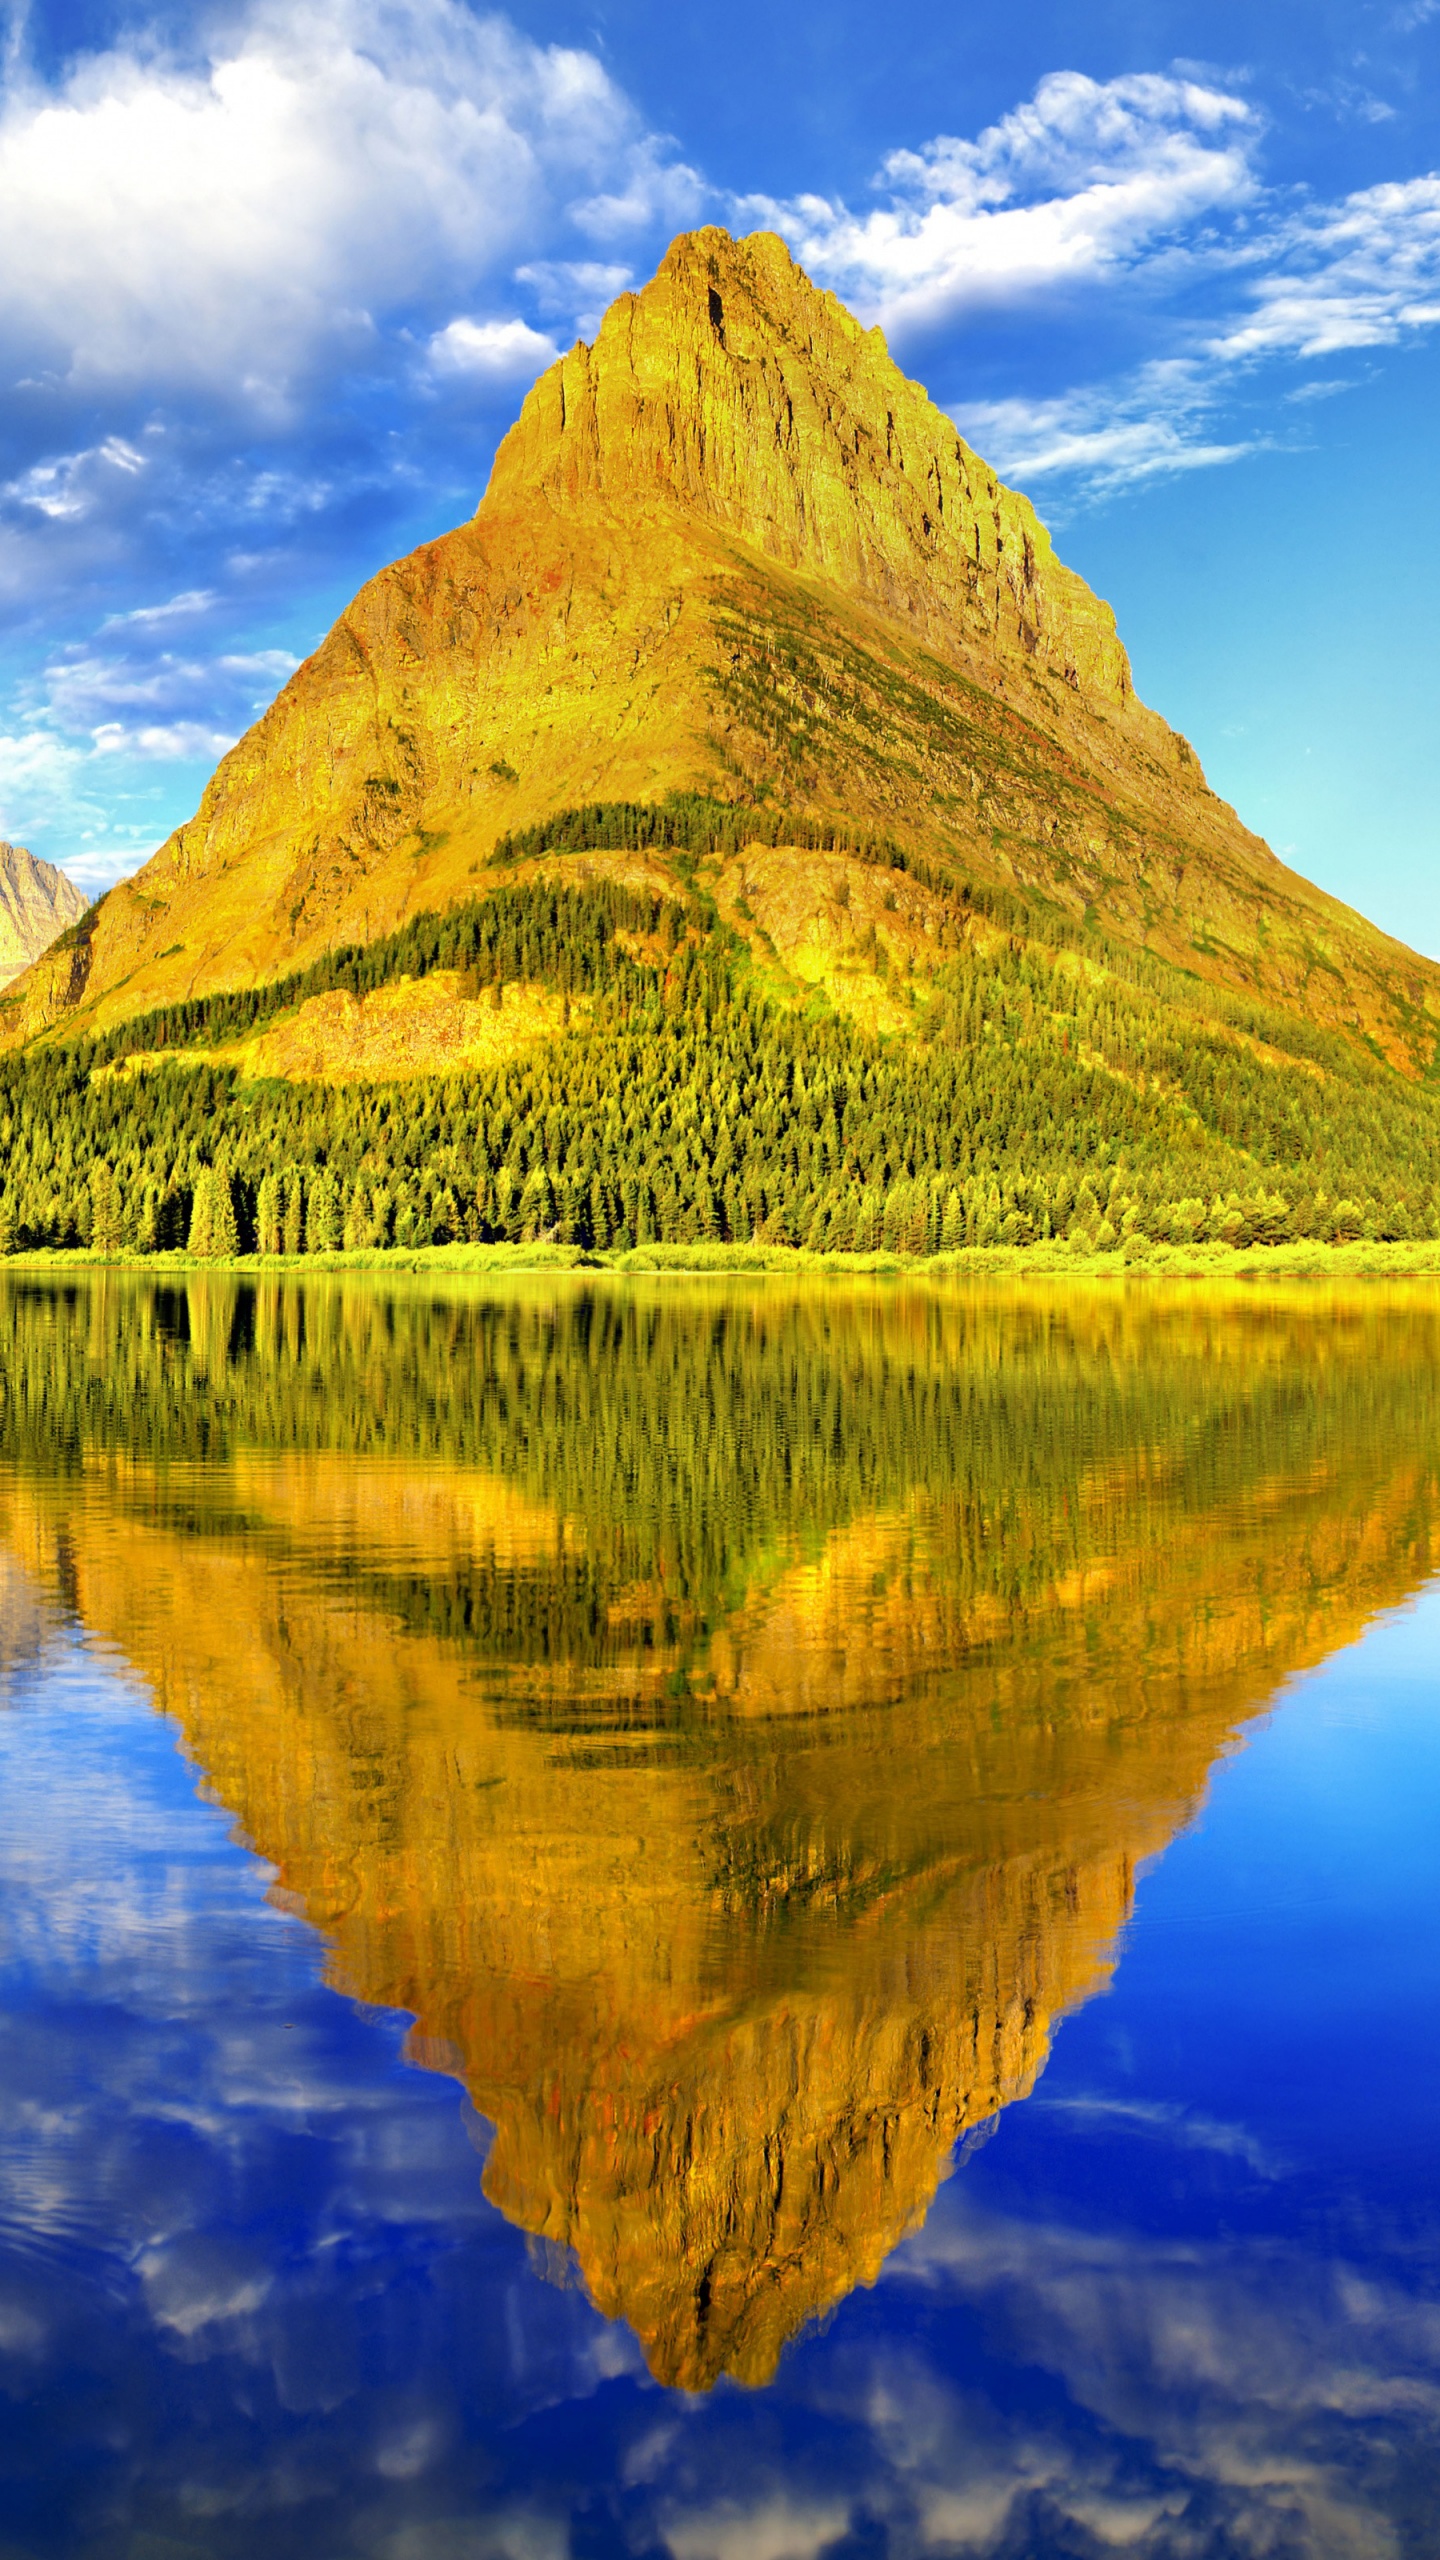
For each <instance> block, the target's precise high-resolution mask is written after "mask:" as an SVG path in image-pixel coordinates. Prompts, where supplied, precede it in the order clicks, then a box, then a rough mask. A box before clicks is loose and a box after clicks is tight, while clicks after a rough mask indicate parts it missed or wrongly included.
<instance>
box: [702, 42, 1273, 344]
mask: <svg viewBox="0 0 1440 2560" xmlns="http://www.w3.org/2000/svg"><path fill="white" fill-rule="evenodd" d="M1259 132H1260V127H1259V121H1258V119H1257V117H1256V116H1255V114H1254V112H1253V111H1252V109H1251V108H1250V107H1249V106H1248V105H1247V104H1246V102H1245V101H1244V100H1243V99H1242V98H1240V97H1238V96H1234V95H1232V94H1230V93H1228V92H1227V91H1225V90H1222V89H1216V88H1211V87H1207V86H1203V85H1202V84H1201V83H1199V82H1197V81H1193V80H1182V79H1176V78H1167V77H1162V76H1160V75H1158V74H1143V75H1136V76H1133V77H1130V78H1125V79H1119V80H1110V81H1097V80H1091V79H1089V78H1087V77H1086V76H1085V75H1084V74H1083V73H1081V72H1077V71H1063V72H1055V73H1053V74H1052V75H1051V76H1050V77H1049V78H1048V79H1045V80H1042V81H1041V83H1040V85H1039V87H1038V89H1037V90H1036V92H1035V95H1034V97H1033V98H1032V99H1030V100H1029V101H1027V103H1026V104H1025V105H1024V106H1021V107H1017V108H1016V109H1015V110H1014V112H1013V113H1012V114H1011V115H1008V116H1005V117H1003V118H1002V119H1001V120H1000V122H999V123H997V124H994V125H991V126H989V127H988V128H987V129H986V131H985V132H983V133H982V134H981V135H980V136H979V137H978V139H977V140H975V141H973V142H967V141H962V140H960V139H957V138H956V137H955V136H953V135H949V134H942V135H940V136H938V137H937V138H936V139H935V140H934V141H932V142H929V143H926V144H925V145H924V146H923V147H922V148H921V149H920V150H918V151H896V152H892V153H891V155H890V156H889V158H888V159H887V160H886V161H885V162H884V164H883V166H882V169H881V171H880V175H879V177H878V179H877V181H876V186H877V190H878V192H879V193H880V194H881V195H882V196H883V198H884V199H885V201H884V202H882V203H881V204H879V205H877V206H875V207H873V208H872V209H871V210H870V211H868V212H865V213H855V212H853V211H852V210H851V209H850V207H849V206H848V205H846V204H843V203H841V202H839V201H836V200H832V199H828V198H825V197H821V196H801V197H797V198H795V199H793V200H792V201H790V202H788V203H777V202H774V201H771V200H769V199H764V198H759V197H755V198H751V199H748V200H747V204H746V208H745V209H746V211H748V212H751V213H753V214H755V215H757V216H759V217H760V218H761V219H768V220H770V221H772V222H773V223H774V224H775V226H776V228H777V229H779V230H781V231H783V232H784V233H785V235H786V237H787V238H788V239H789V240H790V241H791V243H792V246H793V247H794V248H795V250H796V254H797V256H799V257H800V259H801V261H802V263H804V264H806V265H808V266H810V267H812V268H813V269H814V270H815V271H816V272H817V273H818V274H820V275H822V276H823V277H824V279H825V281H826V282H827V283H828V284H831V285H833V286H834V287H835V288H836V290H837V291H838V292H840V293H842V294H843V295H844V296H845V297H846V299H847V300H849V301H850V302H851V303H853V304H854V306H855V307H856V308H857V309H858V310H860V311H861V312H862V314H863V316H864V317H866V318H867V319H870V320H877V321H879V322H880V324H881V325H882V326H883V327H884V328H885V329H886V331H887V332H889V333H891V334H892V335H897V336H904V335H905V334H907V333H913V332H915V331H916V330H919V329H928V328H934V327H936V326H938V325H940V324H941V323H943V322H946V321H949V320H953V319H955V318H957V317H959V316H960V315H962V314H964V313H966V312H972V311H974V310H976V309H978V308H982V307H984V306H986V305H991V306H993V305H995V304H998V303H1011V302H1014V301H1016V300H1017V299H1021V298H1025V297H1034V296H1036V295H1039V294H1042V293H1053V292H1055V291H1057V290H1062V289H1069V290H1073V289H1074V288H1075V287H1076V286H1078V285H1082V284H1096V283H1099V282H1102V281H1104V280H1105V279H1107V278H1110V277H1113V276H1114V275H1116V274H1117V273H1119V272H1122V271H1124V270H1125V269H1126V268H1128V267H1130V266H1132V265H1133V264H1134V263H1135V262H1136V261H1137V260H1139V259H1140V258H1142V257H1146V256H1151V255H1153V254H1154V253H1155V252H1156V250H1157V248H1159V247H1160V246H1161V245H1162V244H1165V243H1171V242H1174V241H1176V240H1178V239H1180V238H1182V237H1184V236H1185V235H1187V234H1188V233H1189V232H1190V231H1191V230H1193V228H1194V226H1195V225H1196V224H1198V223H1200V222H1203V221H1204V220H1205V219H1206V218H1207V217H1209V216H1213V215H1214V214H1216V213H1218V212H1221V211H1225V212H1233V211H1234V210H1235V209H1236V208H1237V207H1239V206H1241V205H1244V204H1246V203H1248V202H1249V201H1250V200H1251V199H1252V198H1253V197H1254V195H1255V193H1256V191H1257V180H1256V176H1255V172H1254V168H1253V165H1252V163H1253V154H1254V150H1255V147H1256V144H1257V142H1258V139H1259Z"/></svg>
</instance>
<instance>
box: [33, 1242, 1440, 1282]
mask: <svg viewBox="0 0 1440 2560" xmlns="http://www.w3.org/2000/svg"><path fill="white" fill-rule="evenodd" d="M7 1270H9V1271H16V1272H21V1271H29V1272H35V1271H87V1270H88V1271H130V1272H141V1273H145V1272H148V1273H149V1274H150V1275H151V1276H152V1277H157V1278H158V1277H162V1276H167V1275H174V1274H185V1275H187V1276H190V1275H193V1276H196V1277H198V1276H201V1275H203V1274H207V1273H214V1274H219V1273H222V1272H223V1273H227V1274H234V1275H238V1276H239V1277H241V1278H247V1279H261V1278H265V1279H274V1278H281V1277H299V1278H308V1279H311V1280H314V1279H320V1278H323V1277H325V1276H326V1275H327V1274H330V1273H334V1272H380V1273H385V1274H388V1275H390V1276H392V1277H397V1278H398V1277H400V1276H402V1275H405V1274H409V1273H417V1274H424V1273H426V1272H433V1273H435V1274H437V1275H438V1274H441V1273H444V1274H461V1273H467V1272H473V1273H476V1274H482V1275H486V1274H488V1275H490V1276H492V1277H496V1278H498V1277H500V1276H502V1275H503V1274H505V1273H507V1272H544V1273H549V1274H560V1273H566V1272H576V1273H582V1274H589V1273H595V1272H608V1273H611V1274H618V1275H620V1276H622V1277H623V1276H626V1275H635V1276H644V1277H646V1278H652V1279H653V1278H656V1277H663V1276H664V1275H666V1274H667V1273H668V1274H672V1275H673V1276H674V1277H676V1278H693V1277H694V1276H695V1275H697V1274H705V1275H708V1276H725V1275H733V1276H735V1277H742V1278H765V1277H773V1276H776V1275H785V1274H789V1275H794V1274H797V1273H814V1274H826V1273H829V1274H834V1275H837V1276H840V1277H846V1276H852V1275H856V1276H861V1277H888V1278H900V1279H906V1278H921V1277H923V1278H926V1279H934V1278H949V1277H954V1278H957V1279H958V1278H967V1277H977V1278H978V1277H990V1278H994V1277H999V1276H1002V1275H1003V1276H1005V1277H1007V1278H1013V1279H1025V1278H1032V1277H1033V1278H1042V1277H1043V1278H1046V1279H1069V1280H1124V1281H1136V1280H1155V1279H1196V1280H1223V1279H1269V1278H1274V1279H1301V1278H1313V1279H1322V1280H1323V1279H1356V1278H1362V1279H1397V1280H1401V1279H1403V1280H1409V1279H1417V1278H1422V1279H1423V1278H1434V1279H1437V1280H1440V1238H1437V1239H1432V1240H1429V1241H1427V1242H1425V1243H1422V1244H1364V1243H1361V1244H1317V1243H1313V1242H1305V1243H1291V1244H1280V1245H1250V1246H1244V1247H1240V1248H1236V1247H1234V1246H1232V1245H1225V1244H1197V1245H1152V1246H1151V1247H1150V1248H1149V1249H1148V1250H1147V1252H1146V1253H1145V1254H1144V1255H1143V1256H1132V1255H1127V1254H1125V1253H1122V1252H1118V1251H1117V1252H1111V1253H1072V1252H1071V1250H1070V1248H1069V1247H1068V1245H1065V1244H1063V1243H1055V1244H1049V1245H976V1246H971V1247H969V1248H968V1249H967V1250H964V1251H961V1252H958V1253H939V1254H930V1255H922V1256H912V1255H903V1254H893V1253H807V1252H806V1251H805V1250H804V1249H803V1247H796V1246H789V1245H764V1244H647V1245H633V1246H630V1247H627V1248H626V1249H625V1250H624V1251H621V1252H614V1251H612V1252H604V1253H598V1252H591V1251H586V1250H584V1249H582V1248H581V1247H580V1246H579V1245H560V1244H547V1243H539V1244H448V1245H424V1246H420V1247H411V1248H401V1247H397V1246H387V1247H384V1248H375V1249H371V1250H368V1251H365V1252H353V1253H345V1252H338V1253H323V1254H254V1253H250V1254H243V1255H238V1256H236V1257H234V1258H233V1259H214V1260H211V1259H207V1258H204V1257H201V1256H198V1255H195V1254H189V1253H178V1252H177V1253H151V1254H138V1253H112V1254H97V1253H92V1252H90V1251H89V1249H88V1248H87V1247H85V1246H73V1247H66V1248H55V1249H53V1250H52V1249H44V1250H41V1251H37V1252H32V1253H16V1254H11V1255H8V1256H7V1257H6V1258H5V1259H4V1260H3V1261H0V1273H3V1272H4V1271H7Z"/></svg>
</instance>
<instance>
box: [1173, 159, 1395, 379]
mask: <svg viewBox="0 0 1440 2560" xmlns="http://www.w3.org/2000/svg"><path fill="white" fill-rule="evenodd" d="M1253 254H1254V255H1255V257H1256V258H1257V260H1259V261H1263V265H1264V268H1265V270H1266V271H1265V272H1264V273H1262V274H1261V275H1259V276H1258V277H1257V278H1256V280H1255V282H1254V284H1253V286H1252V287H1251V298H1252V301H1253V304H1254V308H1253V310H1252V311H1251V313H1250V314H1249V316H1248V317H1247V318H1245V319H1243V320H1240V321H1238V322H1236V323H1235V324H1234V325H1232V326H1231V327H1229V328H1226V329H1225V330H1223V331H1222V332H1221V333H1220V334H1219V335H1217V337H1216V339H1215V341H1214V349H1213V351H1214V353H1215V354H1217V355H1219V356H1222V357H1224V358H1226V359H1227V360H1228V361H1230V362H1232V363H1234V362H1237V361H1240V360H1243V359H1245V358H1247V357H1255V356H1263V355H1299V356H1305V357H1311V356H1323V355H1332V354H1335V353H1337V352H1338V351H1339V350H1341V349H1342V348H1348V347H1379V346H1393V345H1394V344H1395V343H1396V342H1397V341H1398V340H1400V339H1402V338H1404V337H1406V336H1407V335H1409V334H1411V333H1413V332H1414V331H1416V330H1418V329H1427V328H1434V327H1435V325H1436V324H1437V322H1440V176H1433V175H1432V176H1427V177H1423V178H1410V179H1405V180H1401V181H1395V182H1392V183H1390V184H1387V185H1385V186H1379V187H1366V188H1363V189H1361V190H1360V192H1359V193H1357V194H1355V195H1351V196H1347V197H1345V198H1344V200H1343V201H1342V202H1341V203H1339V204H1336V205H1321V206H1314V207H1306V208H1305V209H1304V210H1303V211H1301V212H1300V213H1298V214H1296V215H1294V216H1293V217H1292V218H1291V219H1290V220H1288V221H1287V222H1284V223H1282V224H1279V225H1277V226H1276V227H1275V228H1274V229H1273V230H1272V231H1271V233H1270V234H1269V236H1268V237H1267V238H1266V239H1265V240H1264V241H1263V242H1262V243H1261V244H1260V246H1259V248H1258V249H1257V251H1256V252H1254V253H1253Z"/></svg>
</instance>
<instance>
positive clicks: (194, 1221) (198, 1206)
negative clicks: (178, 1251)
mask: <svg viewBox="0 0 1440 2560" xmlns="http://www.w3.org/2000/svg"><path fill="white" fill-rule="evenodd" d="M214 1222H215V1176H214V1173H213V1172H212V1170H211V1168H210V1166H209V1165H208V1164H207V1165H203V1166H202V1167H201V1169H200V1171H199V1173H198V1174H197V1175H196V1177H195V1193H194V1198H193V1199H192V1201H191V1203H190V1233H189V1235H188V1237H187V1238H186V1246H185V1249H186V1251H187V1253H194V1254H200V1255H202V1256H204V1257H205V1258H206V1259H208V1258H209V1256H210V1255H211V1254H213V1253H214V1251H215V1246H214V1243H213V1241H212V1238H213V1235H214Z"/></svg>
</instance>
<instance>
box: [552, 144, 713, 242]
mask: <svg viewBox="0 0 1440 2560" xmlns="http://www.w3.org/2000/svg"><path fill="white" fill-rule="evenodd" d="M670 149H671V145H670V142H669V140H668V139H667V137H666V136H664V135H662V134H647V135H646V136H645V138H644V140H643V141H642V142H641V143H640V144H639V145H638V146H637V147H636V149H635V150H633V151H632V152H631V153H630V154H629V158H628V165H627V167H626V171H625V176H624V182H623V184H622V185H620V186H619V187H611V188H608V189H605V190H603V191H602V192H601V193H599V194H597V195H592V196H589V197H582V198H579V199H577V201H576V202H575V203H574V204H572V205H571V207H570V216H571V219H572V221H573V222H574V223H575V224H576V225H577V226H578V228H579V229H580V230H581V231H584V232H586V233H588V234H589V236H590V238H591V239H593V240H615V239H623V237H624V236H625V234H626V233H627V232H636V231H646V230H651V229H653V228H654V226H655V225H656V224H657V223H660V224H663V225H664V226H665V228H666V229H667V230H669V231H683V230H684V229H685V227H686V225H687V224H689V223H693V222H697V221H699V219H700V218H701V215H702V214H703V211H704V208H705V205H706V203H707V201H708V200H709V197H710V193H711V190H710V188H709V187H708V186H707V185H706V183H705V180H704V179H703V178H702V177H701V175H700V173H699V171H698V170H697V169H692V168H691V167H690V166H689V164H688V162H686V161H683V160H672V159H671V158H670V157H669V153H670Z"/></svg>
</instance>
